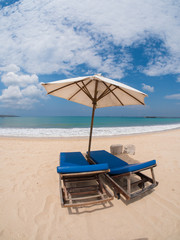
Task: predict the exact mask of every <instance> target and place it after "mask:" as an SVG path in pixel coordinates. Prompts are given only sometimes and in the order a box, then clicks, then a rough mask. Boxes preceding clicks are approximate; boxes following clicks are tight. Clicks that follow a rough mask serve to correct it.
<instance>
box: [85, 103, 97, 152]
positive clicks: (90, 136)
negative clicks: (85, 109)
mask: <svg viewBox="0 0 180 240" xmlns="http://www.w3.org/2000/svg"><path fill="white" fill-rule="evenodd" d="M95 110H96V104H93V110H92V117H91V128H90V135H89V147H88V155H87V156H88V157H89V156H90V150H91V141H92V131H93V124H94V113H95Z"/></svg>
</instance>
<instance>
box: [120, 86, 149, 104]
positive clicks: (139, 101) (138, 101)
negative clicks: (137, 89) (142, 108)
mask: <svg viewBox="0 0 180 240" xmlns="http://www.w3.org/2000/svg"><path fill="white" fill-rule="evenodd" d="M117 88H118V89H119V90H121V91H122V92H124V93H126V94H127V95H129V96H130V97H132V98H134V99H135V100H136V101H137V102H139V103H141V104H142V105H145V103H143V102H141V101H140V100H139V99H137V98H136V97H134V96H133V95H132V94H130V93H128V92H126V91H125V90H124V89H122V88H121V87H119V86H118V87H117Z"/></svg>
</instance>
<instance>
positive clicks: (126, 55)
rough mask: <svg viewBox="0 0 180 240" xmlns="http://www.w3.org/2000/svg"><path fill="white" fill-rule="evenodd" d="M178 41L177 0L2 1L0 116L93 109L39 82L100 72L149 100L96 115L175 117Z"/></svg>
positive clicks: (179, 82)
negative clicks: (55, 93)
mask: <svg viewBox="0 0 180 240" xmlns="http://www.w3.org/2000/svg"><path fill="white" fill-rule="evenodd" d="M179 43H180V1H179V0H178V1H175V0H173V1H170V0H167V1H164V0H158V1H156V0H146V1H145V0H139V1H135V0H104V1H97V0H91V1H90V0H83V1H82V0H79V1H77V0H76V1H75V0H71V1H65V0H59V1H57V0H38V1H37V0H31V1H30V0H22V1H21V0H19V1H16V0H0V46H1V47H0V114H15V115H21V116H54V115H55V116H57V115H61V116H62V115H85V116H86V115H90V114H91V109H90V108H88V107H85V106H83V105H79V104H76V103H72V102H68V101H66V100H63V99H59V98H56V97H53V96H46V93H45V91H44V89H43V88H42V87H41V85H40V83H41V82H49V81H53V80H61V79H66V78H72V77H77V76H86V75H94V74H97V73H101V74H102V75H103V76H105V77H108V78H111V79H114V80H117V81H120V82H122V83H125V84H127V85H130V86H132V87H134V88H137V89H138V90H140V91H143V92H145V93H147V94H148V98H146V99H145V103H146V106H127V107H112V108H104V109H98V111H97V113H96V114H97V115H105V116H107V115H108V116H112V115H113V116H147V115H148V116H176V117H180V44H179Z"/></svg>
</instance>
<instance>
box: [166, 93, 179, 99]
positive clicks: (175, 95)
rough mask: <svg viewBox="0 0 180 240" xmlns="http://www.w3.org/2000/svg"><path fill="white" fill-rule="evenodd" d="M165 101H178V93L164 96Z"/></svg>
mask: <svg viewBox="0 0 180 240" xmlns="http://www.w3.org/2000/svg"><path fill="white" fill-rule="evenodd" d="M165 98H166V99H174V100H180V93H177V94H172V95H167V96H165Z"/></svg>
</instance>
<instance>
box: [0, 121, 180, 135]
mask: <svg viewBox="0 0 180 240" xmlns="http://www.w3.org/2000/svg"><path fill="white" fill-rule="evenodd" d="M176 128H180V124H171V125H155V126H135V127H107V128H94V129H93V136H114V135H127V134H136V133H148V132H157V131H165V130H170V129H176ZM89 131H90V130H89V128H72V129H65V128H0V136H5V137H87V136H89Z"/></svg>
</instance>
